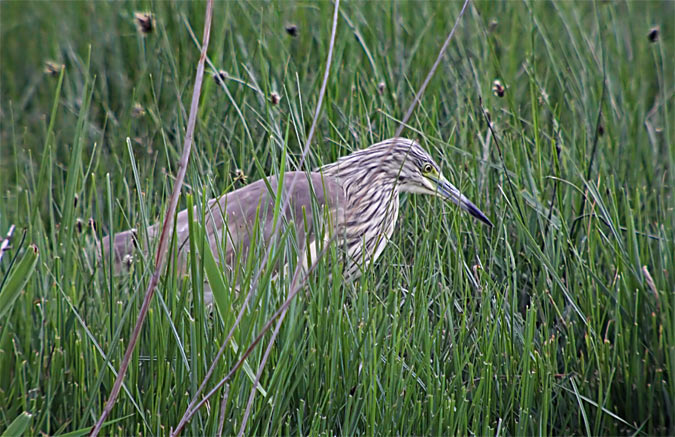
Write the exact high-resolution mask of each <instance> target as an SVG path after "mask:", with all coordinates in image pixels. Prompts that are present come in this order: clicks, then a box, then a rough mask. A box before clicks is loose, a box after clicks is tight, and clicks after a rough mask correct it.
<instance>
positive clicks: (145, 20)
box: [134, 12, 155, 35]
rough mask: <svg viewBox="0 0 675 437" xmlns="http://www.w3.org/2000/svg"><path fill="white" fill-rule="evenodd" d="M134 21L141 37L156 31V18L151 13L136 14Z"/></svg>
mask: <svg viewBox="0 0 675 437" xmlns="http://www.w3.org/2000/svg"><path fill="white" fill-rule="evenodd" d="M134 21H135V22H136V28H137V29H138V32H139V33H140V34H141V35H148V34H150V33H152V32H153V31H154V30H155V18H154V17H153V16H152V14H151V13H150V12H136V13H135V14H134Z"/></svg>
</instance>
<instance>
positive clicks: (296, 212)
mask: <svg viewBox="0 0 675 437" xmlns="http://www.w3.org/2000/svg"><path fill="white" fill-rule="evenodd" d="M278 180H279V178H278V177H277V176H271V177H268V178H265V179H261V180H258V181H256V182H254V183H252V184H250V185H247V186H246V187H243V188H240V189H238V190H235V191H232V192H230V193H227V194H225V195H223V196H221V197H219V198H216V199H212V200H210V201H209V202H208V208H206V213H205V215H204V223H205V226H206V234H207V237H208V242H209V246H210V248H211V250H212V252H213V254H214V256H215V257H216V259H217V260H220V264H221V265H222V266H228V267H232V266H233V264H235V261H236V260H237V259H239V260H241V261H242V263H243V262H244V261H245V260H246V257H247V256H248V253H249V250H250V246H251V241H252V240H253V235H254V234H255V232H254V227H255V223H256V221H257V222H258V223H259V229H260V232H259V234H258V235H259V237H260V239H261V240H262V241H263V242H264V243H265V244H269V243H270V240H271V239H272V237H273V235H274V229H273V211H274V205H275V195H276V193H277V188H278ZM282 188H283V190H282V199H281V204H284V202H286V199H288V201H287V202H288V206H287V208H286V209H285V210H284V211H281V214H280V216H281V219H282V221H281V222H280V223H282V224H286V225H288V224H290V223H293V225H294V226H295V235H296V242H297V248H298V253H299V254H301V255H302V254H304V253H305V249H308V250H309V251H310V252H311V256H312V257H313V256H315V255H316V248H317V246H318V244H317V243H318V242H319V240H323V241H327V240H328V239H329V238H332V237H336V238H335V239H336V240H337V241H338V244H339V246H341V247H344V248H345V250H346V265H345V266H344V276H345V278H352V279H353V278H355V277H358V276H359V275H360V272H361V269H362V268H363V267H364V266H365V265H366V264H367V263H370V262H372V261H375V260H376V259H377V258H378V257H379V256H380V255H381V253H382V251H383V250H384V248H385V246H386V244H387V243H388V241H389V239H390V238H391V236H392V234H393V232H394V228H395V225H396V221H397V218H398V212H399V196H400V193H401V192H411V193H420V194H431V195H438V196H441V197H446V198H449V199H451V200H452V201H453V202H455V203H456V204H458V205H459V206H460V207H461V208H463V209H465V210H466V211H468V212H469V213H470V214H471V215H473V216H474V217H476V218H478V219H479V220H481V221H483V222H485V223H486V224H488V225H490V226H491V225H492V224H491V223H490V221H489V220H488V219H487V217H485V215H484V214H483V213H482V212H481V211H480V210H479V209H478V208H477V207H476V206H475V205H473V204H472V203H471V202H469V201H468V199H466V198H465V197H464V196H463V195H462V194H461V193H460V192H459V191H458V190H457V189H456V188H455V187H454V186H453V185H452V184H450V183H449V182H448V181H447V179H445V178H444V177H443V176H442V174H441V172H440V168H439V167H438V165H437V164H436V163H435V162H434V160H433V159H432V158H431V156H429V154H428V153H427V152H426V151H425V150H424V149H422V147H421V146H420V145H419V144H417V143H416V142H414V141H412V140H408V139H404V138H392V139H390V140H385V141H383V142H381V143H377V144H374V145H372V146H370V147H368V148H366V149H362V150H358V151H356V152H354V153H352V154H350V155H348V156H345V157H343V158H340V159H339V160H338V161H336V162H334V163H332V164H328V165H326V166H324V167H321V168H320V169H318V170H315V171H313V172H308V173H304V172H288V173H286V174H285V175H284V178H283V185H282ZM195 212H196V211H195ZM317 213H319V214H317ZM194 217H198V215H197V214H195V215H194ZM188 225H189V222H188V211H187V210H183V211H181V212H180V213H179V214H178V216H177V219H176V239H177V242H178V251H179V253H178V268H179V270H180V271H185V269H186V268H187V253H188V250H187V249H188V246H189V245H188V244H186V243H187V239H188ZM159 231H160V228H159V224H156V225H153V226H150V227H149V228H148V229H147V234H148V237H149V240H150V241H152V240H153V239H154V238H155V237H156V236H157V235H158V234H159ZM140 246H141V245H139V243H138V236H137V232H136V231H135V230H133V229H132V230H129V231H125V232H122V233H118V234H116V235H115V237H114V244H113V245H112V249H113V254H112V256H113V260H114V264H115V268H116V270H117V271H121V270H123V269H124V266H125V265H127V264H130V262H129V261H130V260H131V259H133V254H134V252H135V251H136V250H138V249H137V247H140ZM103 247H104V255H105V256H106V257H107V256H110V252H109V251H110V249H111V245H110V239H109V237H105V238H104V239H103ZM221 253H222V254H223V256H224V260H223V259H221V256H219V254H221ZM304 259H306V258H304Z"/></svg>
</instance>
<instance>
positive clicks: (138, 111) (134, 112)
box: [131, 103, 145, 118]
mask: <svg viewBox="0 0 675 437" xmlns="http://www.w3.org/2000/svg"><path fill="white" fill-rule="evenodd" d="M144 115H145V108H143V106H142V105H141V104H140V103H134V106H133V107H132V108H131V116H132V117H133V118H140V117H143V116H144Z"/></svg>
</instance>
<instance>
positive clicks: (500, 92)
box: [492, 79, 506, 98]
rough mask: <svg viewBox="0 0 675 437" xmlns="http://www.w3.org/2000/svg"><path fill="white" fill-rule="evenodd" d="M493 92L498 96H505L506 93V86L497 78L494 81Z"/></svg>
mask: <svg viewBox="0 0 675 437" xmlns="http://www.w3.org/2000/svg"><path fill="white" fill-rule="evenodd" d="M492 92H493V93H494V95H495V96H497V97H500V98H501V97H504V93H506V87H505V86H504V85H503V84H502V83H501V81H500V80H499V79H495V81H494V82H492Z"/></svg>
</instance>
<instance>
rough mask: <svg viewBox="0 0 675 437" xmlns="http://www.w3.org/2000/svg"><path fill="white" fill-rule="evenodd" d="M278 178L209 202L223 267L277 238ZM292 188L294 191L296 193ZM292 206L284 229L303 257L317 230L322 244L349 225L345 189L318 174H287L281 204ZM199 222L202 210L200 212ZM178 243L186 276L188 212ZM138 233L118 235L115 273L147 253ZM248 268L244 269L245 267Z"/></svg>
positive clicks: (152, 231)
mask: <svg viewBox="0 0 675 437" xmlns="http://www.w3.org/2000/svg"><path fill="white" fill-rule="evenodd" d="M278 182H279V178H278V177H277V176H271V177H268V178H266V179H260V180H258V181H256V182H253V183H251V184H249V185H247V186H245V187H243V188H240V189H238V190H235V191H232V192H229V193H227V194H224V195H222V196H220V197H218V198H215V199H211V200H210V201H209V202H208V208H206V211H205V213H204V219H203V223H204V225H205V229H206V234H207V237H208V242H209V246H210V247H211V251H212V253H213V254H214V256H215V258H216V259H217V260H219V259H220V253H221V250H222V253H223V255H224V257H225V259H224V263H221V264H222V265H224V266H228V267H232V266H233V264H234V263H235V262H236V260H237V258H240V259H241V261H242V263H245V261H246V258H247V257H248V254H249V252H250V250H251V242H252V240H253V236H254V235H255V233H256V223H258V228H257V230H258V231H259V232H258V233H257V235H258V237H261V238H262V240H263V241H264V243H265V244H269V243H270V241H271V239H272V237H273V235H274V224H273V220H272V218H273V214H274V206H275V197H276V193H277V189H278ZM291 188H292V191H291ZM286 199H290V200H289V201H288V206H287V208H286V209H285V210H284V211H282V212H281V214H280V218H281V221H280V222H279V226H282V230H281V231H282V232H279V234H283V231H284V229H283V227H285V226H288V225H290V224H291V223H292V224H293V226H294V228H295V237H296V238H295V242H296V243H297V246H296V247H297V249H298V253H303V252H304V250H305V248H306V247H307V245H310V246H309V247H310V248H311V249H315V247H316V244H315V243H316V237H317V232H316V230H315V229H316V227H317V226H319V229H318V233H319V234H321V236H320V239H322V240H325V239H327V236H329V235H330V234H333V233H335V232H340V226H341V224H343V223H345V214H346V212H345V211H346V199H345V193H344V190H343V189H342V187H341V185H340V184H339V183H338V182H337V181H336V180H335V179H333V178H331V177H327V176H324V175H322V174H320V173H317V172H312V173H304V172H288V173H286V174H285V175H284V178H283V187H282V199H281V202H282V203H281V204H282V205H283V203H284V202H285V201H286ZM193 216H194V217H195V220H199V219H198V218H197V217H199V215H198V210H197V207H195V211H194V215H193ZM176 220H177V221H176V238H177V241H178V267H179V270H180V271H182V272H185V270H186V268H187V260H188V246H189V244H188V238H189V222H188V210H187V209H186V210H183V211H181V212H180V213H178V215H177V219H176ZM160 230H161V229H160V225H159V224H156V225H153V226H150V227H149V228H148V229H147V234H148V237H149V240H150V241H151V242H154V240H156V238H157V236H158V235H159V232H160ZM102 243H103V249H104V255H105V256H106V257H108V256H110V252H109V251H110V249H111V247H110V246H111V245H110V239H109V237H105V238H104V239H103V242H102ZM142 246H143V245H142V244H140V243H139V238H138V233H137V231H136V230H134V229H131V230H128V231H125V232H121V233H118V234H116V235H115V239H114V244H113V245H112V249H113V260H114V268H115V270H116V271H117V272H122V271H124V270H125V268H126V267H127V266H129V265H131V261H132V259H133V255H134V254H135V253H136V252H137V251H138V250H139V249H142ZM242 265H245V264H242Z"/></svg>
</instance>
